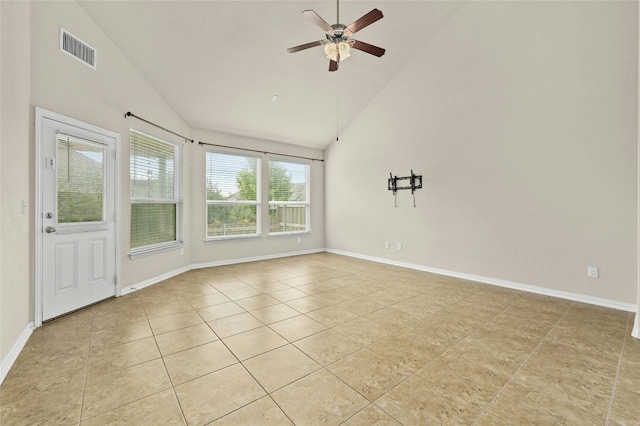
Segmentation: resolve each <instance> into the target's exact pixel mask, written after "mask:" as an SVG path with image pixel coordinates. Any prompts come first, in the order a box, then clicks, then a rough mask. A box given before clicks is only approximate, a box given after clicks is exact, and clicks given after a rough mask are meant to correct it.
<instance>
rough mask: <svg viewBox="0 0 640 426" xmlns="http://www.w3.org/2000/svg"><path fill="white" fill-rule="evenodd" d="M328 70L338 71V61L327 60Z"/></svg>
mask: <svg viewBox="0 0 640 426" xmlns="http://www.w3.org/2000/svg"><path fill="white" fill-rule="evenodd" d="M329 71H338V63H337V62H336V61H334V60H333V59H331V60H330V61H329Z"/></svg>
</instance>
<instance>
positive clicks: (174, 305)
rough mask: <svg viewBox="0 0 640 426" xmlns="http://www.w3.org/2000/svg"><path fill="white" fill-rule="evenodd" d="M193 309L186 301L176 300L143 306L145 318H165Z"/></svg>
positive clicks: (171, 299)
mask: <svg viewBox="0 0 640 426" xmlns="http://www.w3.org/2000/svg"><path fill="white" fill-rule="evenodd" d="M191 309H193V307H192V306H191V305H190V304H189V302H187V301H186V300H176V299H175V298H170V299H169V300H163V301H162V302H161V303H153V304H145V305H144V310H145V312H146V313H147V318H149V319H153V318H159V317H166V316H167V315H173V314H178V313H180V312H185V311H190V310H191Z"/></svg>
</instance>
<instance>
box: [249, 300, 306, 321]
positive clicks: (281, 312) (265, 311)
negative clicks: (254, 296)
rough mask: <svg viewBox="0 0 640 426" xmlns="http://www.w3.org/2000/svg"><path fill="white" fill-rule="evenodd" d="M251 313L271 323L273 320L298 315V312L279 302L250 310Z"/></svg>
mask: <svg viewBox="0 0 640 426" xmlns="http://www.w3.org/2000/svg"><path fill="white" fill-rule="evenodd" d="M251 315H253V316H254V317H256V318H258V319H259V320H260V321H262V322H263V323H265V324H273V323H274V322H278V321H282V320H285V319H287V318H292V317H295V316H297V315H300V313H299V312H298V311H296V310H295V309H293V308H290V307H289V306H287V305H285V304H284V303H279V304H277V305H272V306H267V307H265V308H260V309H256V310H253V311H251Z"/></svg>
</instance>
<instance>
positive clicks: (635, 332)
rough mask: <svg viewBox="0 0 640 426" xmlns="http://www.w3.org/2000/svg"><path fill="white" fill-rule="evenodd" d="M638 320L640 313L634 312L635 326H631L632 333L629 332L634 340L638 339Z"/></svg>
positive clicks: (639, 334)
mask: <svg viewBox="0 0 640 426" xmlns="http://www.w3.org/2000/svg"><path fill="white" fill-rule="evenodd" d="M638 318H640V313H639V312H636V324H635V325H634V326H633V331H632V332H631V335H632V336H633V337H635V338H636V339H640V320H638Z"/></svg>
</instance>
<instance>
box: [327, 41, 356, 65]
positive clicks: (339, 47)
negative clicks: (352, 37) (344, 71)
mask: <svg viewBox="0 0 640 426" xmlns="http://www.w3.org/2000/svg"><path fill="white" fill-rule="evenodd" d="M350 50H351V45H350V44H349V43H347V42H346V41H341V42H339V43H335V42H332V43H327V44H325V45H324V54H325V55H327V58H328V59H331V60H332V61H335V60H336V58H337V57H338V52H340V61H341V62H342V61H344V60H345V59H347V58H348V57H349V56H351V54H350V53H349V51H350Z"/></svg>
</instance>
